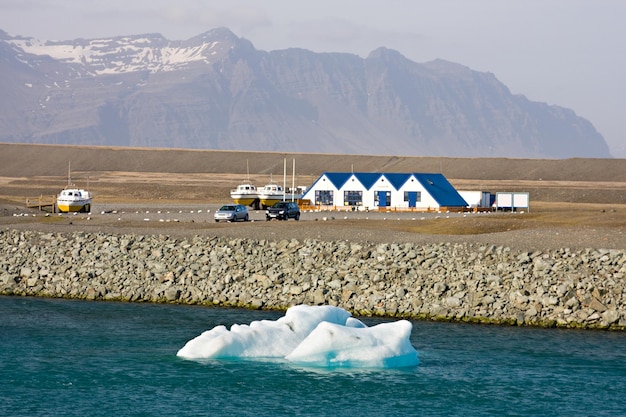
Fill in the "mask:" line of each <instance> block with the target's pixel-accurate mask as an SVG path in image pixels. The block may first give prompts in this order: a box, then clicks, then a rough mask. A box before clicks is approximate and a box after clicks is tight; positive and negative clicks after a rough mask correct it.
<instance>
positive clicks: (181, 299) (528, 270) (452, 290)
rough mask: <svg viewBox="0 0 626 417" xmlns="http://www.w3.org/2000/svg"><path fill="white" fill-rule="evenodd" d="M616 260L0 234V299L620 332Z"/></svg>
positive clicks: (625, 269) (432, 248)
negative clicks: (301, 311)
mask: <svg viewBox="0 0 626 417" xmlns="http://www.w3.org/2000/svg"><path fill="white" fill-rule="evenodd" d="M625 273H626V252H625V251H624V250H601V249H587V250H577V251H572V250H569V249H560V250H553V251H544V252H540V251H537V252H532V253H531V252H519V251H513V250H511V249H510V248H507V247H502V246H488V245H481V244H472V243H458V244H427V245H420V244H414V243H405V244H366V243H354V242H347V241H334V242H326V241H318V240H303V241H298V240H282V241H270V240H260V241H258V240H251V239H240V238H236V239H229V238H217V237H214V238H209V237H193V238H188V239H175V238H171V237H168V236H163V235H160V236H144V235H130V234H123V235H115V234H102V233H73V234H69V235H68V234H61V233H41V232H35V231H17V230H5V231H1V232H0V293H1V294H4V295H32V296H44V297H65V298H78V299H89V300H121V301H133V302H171V303H181V304H205V305H219V306H237V307H245V308H263V309H284V308H286V307H288V306H290V305H294V304H314V305H319V304H330V305H336V306H340V307H342V308H345V309H347V310H349V311H352V312H353V313H354V314H356V315H360V316H370V315H375V316H388V317H403V318H415V319H432V320H454V321H468V322H479V323H503V324H511V325H533V326H551V327H552V326H556V327H580V328H609V329H615V330H624V329H626V285H625V284H624V282H625V281H624V275H625Z"/></svg>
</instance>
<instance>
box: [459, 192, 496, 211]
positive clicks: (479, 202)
mask: <svg viewBox="0 0 626 417" xmlns="http://www.w3.org/2000/svg"><path fill="white" fill-rule="evenodd" d="M459 194H460V195H461V197H463V200H465V201H466V202H467V206H468V207H472V208H473V207H482V208H484V207H489V206H490V205H491V204H490V203H491V193H489V192H488V191H459Z"/></svg>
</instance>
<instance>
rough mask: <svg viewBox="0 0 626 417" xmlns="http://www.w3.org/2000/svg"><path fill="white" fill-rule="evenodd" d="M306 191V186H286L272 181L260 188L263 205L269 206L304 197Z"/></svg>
mask: <svg viewBox="0 0 626 417" xmlns="http://www.w3.org/2000/svg"><path fill="white" fill-rule="evenodd" d="M305 191H306V188H305V187H292V188H287V190H286V191H284V188H283V187H282V186H281V185H278V184H274V183H270V184H266V185H265V186H264V187H263V188H260V189H259V190H258V193H259V200H260V202H261V207H263V208H267V207H271V206H273V205H274V203H276V202H278V201H296V202H297V201H298V200H300V199H302V196H303V195H304V193H305Z"/></svg>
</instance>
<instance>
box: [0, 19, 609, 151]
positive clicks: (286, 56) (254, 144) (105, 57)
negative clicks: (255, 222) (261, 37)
mask: <svg viewBox="0 0 626 417" xmlns="http://www.w3.org/2000/svg"><path fill="white" fill-rule="evenodd" d="M527 64H528V65H531V63H527ZM0 75H1V76H0V142H17V143H41V144H48V143H54V144H79V145H106V146H130V147H161V148H188V149H216V150H220V149H221V150H249V151H278V152H309V153H310V152H315V153H317V152H319V153H339V154H344V153H345V154H371V155H379V154H382V155H403V156H449V157H514V158H556V159H560V158H570V157H587V158H590V157H591V158H610V157H611V154H610V152H609V148H608V146H607V144H606V142H605V140H604V138H603V137H602V136H601V135H600V134H599V133H598V132H597V130H596V129H595V128H594V126H593V125H592V124H591V123H590V122H589V121H587V120H585V119H584V118H581V117H579V116H577V115H576V114H575V113H574V112H573V111H572V110H569V109H566V108H562V107H558V106H553V105H548V104H545V103H538V102H532V101H529V100H528V99H527V98H525V97H524V96H520V95H513V94H511V92H510V91H509V89H508V88H507V87H506V86H505V85H504V84H502V83H501V82H499V81H498V80H497V79H496V78H495V76H494V75H493V74H490V73H481V72H477V71H473V70H471V69H469V68H467V67H465V66H462V65H459V64H455V63H451V62H447V61H442V60H436V61H432V62H428V63H422V64H420V63H415V62H412V61H410V60H408V59H407V58H405V57H404V56H402V55H401V54H400V53H399V52H396V51H394V50H390V49H386V48H379V49H376V50H374V51H373V52H371V53H370V55H369V56H368V57H367V58H364V59H363V58H360V57H358V56H356V55H351V54H345V53H314V52H311V51H307V50H304V49H286V50H279V51H271V52H266V51H260V50H257V49H255V48H254V46H253V45H252V43H250V42H249V41H248V40H245V39H242V38H239V37H237V36H235V35H234V34H233V33H232V32H231V31H230V30H228V29H225V28H219V29H214V30H210V31H208V32H206V33H203V34H201V35H199V36H196V37H194V38H191V39H189V40H185V41H169V40H167V39H165V38H163V37H162V36H161V35H158V34H150V35H143V36H119V37H114V38H110V39H91V40H85V39H76V40H72V41H46V42H41V41H37V40H35V39H32V38H27V37H15V36H11V35H9V34H7V33H6V32H2V31H0Z"/></svg>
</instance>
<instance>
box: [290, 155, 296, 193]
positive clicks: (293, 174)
mask: <svg viewBox="0 0 626 417" xmlns="http://www.w3.org/2000/svg"><path fill="white" fill-rule="evenodd" d="M295 192H296V158H293V168H291V201H293V200H294V195H293V193H295Z"/></svg>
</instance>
